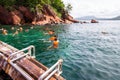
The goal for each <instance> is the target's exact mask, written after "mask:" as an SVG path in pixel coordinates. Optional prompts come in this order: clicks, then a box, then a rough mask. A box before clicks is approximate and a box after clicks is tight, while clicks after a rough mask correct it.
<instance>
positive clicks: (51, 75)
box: [0, 41, 65, 80]
mask: <svg viewBox="0 0 120 80" xmlns="http://www.w3.org/2000/svg"><path fill="white" fill-rule="evenodd" d="M62 62H63V60H61V59H60V60H58V62H56V63H55V64H54V65H53V66H52V67H51V68H49V69H48V68H47V67H46V66H44V65H43V64H42V63H40V62H38V61H37V60H36V59H35V47H34V46H29V47H27V48H24V49H22V50H18V49H16V48H14V47H12V46H11V45H8V44H6V43H4V42H2V41H0V68H1V69H2V70H4V71H5V73H7V74H8V75H9V76H10V77H11V78H12V79H13V80H65V79H64V78H63V77H61V76H60V74H61V73H62V69H61V68H62Z"/></svg>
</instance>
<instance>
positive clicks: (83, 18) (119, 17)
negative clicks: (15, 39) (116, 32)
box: [77, 16, 120, 20]
mask: <svg viewBox="0 0 120 80" xmlns="http://www.w3.org/2000/svg"><path fill="white" fill-rule="evenodd" d="M77 19H80V20H91V19H95V20H120V16H117V17H114V18H97V17H95V16H83V17H80V18H77Z"/></svg>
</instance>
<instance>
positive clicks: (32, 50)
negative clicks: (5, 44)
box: [8, 45, 35, 60]
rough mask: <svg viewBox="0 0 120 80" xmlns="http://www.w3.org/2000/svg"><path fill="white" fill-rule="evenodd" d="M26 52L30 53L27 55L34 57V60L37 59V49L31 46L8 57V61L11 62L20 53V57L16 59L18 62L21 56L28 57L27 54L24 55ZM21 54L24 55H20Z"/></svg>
mask: <svg viewBox="0 0 120 80" xmlns="http://www.w3.org/2000/svg"><path fill="white" fill-rule="evenodd" d="M24 51H28V52H27V53H26V54H27V55H29V56H31V57H33V58H35V47H34V46H33V45H31V46H29V47H27V48H24V49H22V50H19V51H17V52H14V53H12V54H11V55H10V56H9V57H8V59H10V60H11V59H12V58H13V57H14V56H15V55H17V54H18V53H19V54H18V55H19V56H17V57H16V60H17V59H19V58H21V56H23V55H26V54H24V53H25V52H24ZM20 53H23V54H22V55H20ZM14 60H15V59H14Z"/></svg>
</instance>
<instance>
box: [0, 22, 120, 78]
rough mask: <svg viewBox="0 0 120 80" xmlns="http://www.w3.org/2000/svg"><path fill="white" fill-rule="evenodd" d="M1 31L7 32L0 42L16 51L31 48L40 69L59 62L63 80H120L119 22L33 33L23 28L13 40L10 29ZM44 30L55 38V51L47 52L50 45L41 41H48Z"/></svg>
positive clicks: (77, 25)
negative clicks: (51, 32) (14, 48)
mask: <svg viewBox="0 0 120 80" xmlns="http://www.w3.org/2000/svg"><path fill="white" fill-rule="evenodd" d="M2 27H5V28H6V29H8V32H9V34H8V35H7V36H5V35H2V34H0V40H2V41H4V42H6V43H8V44H10V45H12V46H14V47H16V48H18V49H22V48H24V47H27V46H29V45H34V46H35V47H36V57H37V60H38V61H40V62H42V63H43V64H44V65H46V66H48V67H50V66H52V65H53V64H54V63H55V62H56V61H57V60H58V59H60V58H62V59H63V60H64V62H63V74H62V76H63V77H64V78H66V79H67V80H120V21H100V23H97V24H90V23H89V24H70V25H54V26H49V27H48V26H34V28H33V29H30V26H24V31H23V32H20V33H19V34H18V35H15V36H12V33H13V32H14V31H11V30H10V28H11V27H10V26H2ZM47 27H48V28H49V29H53V30H55V32H56V34H57V35H58V37H59V41H60V45H59V48H58V49H50V50H47V47H48V46H50V45H51V43H49V42H44V40H43V39H45V40H47V39H48V38H49V37H50V36H49V35H45V34H44V33H45V32H46V31H45V28H47ZM25 29H29V31H28V32H25ZM102 32H105V33H107V34H103V33H102Z"/></svg>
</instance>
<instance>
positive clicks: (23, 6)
mask: <svg viewBox="0 0 120 80" xmlns="http://www.w3.org/2000/svg"><path fill="white" fill-rule="evenodd" d="M70 9H71V5H68V6H67V9H66V8H65V5H64V3H63V1H62V0H0V24H4V25H22V24H33V25H45V24H61V23H78V22H79V21H77V20H74V19H73V17H72V16H70V15H69V10H70Z"/></svg>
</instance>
